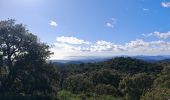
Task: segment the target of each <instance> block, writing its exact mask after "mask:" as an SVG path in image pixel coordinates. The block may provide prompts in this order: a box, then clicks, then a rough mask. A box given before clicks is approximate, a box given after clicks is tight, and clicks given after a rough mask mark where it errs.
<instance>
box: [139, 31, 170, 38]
mask: <svg viewBox="0 0 170 100" xmlns="http://www.w3.org/2000/svg"><path fill="white" fill-rule="evenodd" d="M142 35H143V36H145V37H150V36H156V37H158V38H160V39H167V38H170V31H169V32H166V33H161V32H158V31H155V32H153V33H148V34H142Z"/></svg>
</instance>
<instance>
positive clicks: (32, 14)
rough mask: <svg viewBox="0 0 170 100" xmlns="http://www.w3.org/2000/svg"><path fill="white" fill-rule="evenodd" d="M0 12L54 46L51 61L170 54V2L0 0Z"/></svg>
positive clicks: (155, 0) (140, 0)
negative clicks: (72, 57) (73, 58)
mask: <svg viewBox="0 0 170 100" xmlns="http://www.w3.org/2000/svg"><path fill="white" fill-rule="evenodd" d="M0 12H1V13H0V20H5V19H7V18H13V19H16V20H17V23H23V24H25V25H27V28H28V29H29V30H30V32H32V33H34V34H36V35H38V37H39V38H40V39H41V41H43V42H46V43H48V44H49V45H53V48H51V50H52V51H53V52H55V54H54V55H53V57H52V58H53V59H67V58H68V57H70V56H77V57H79V56H113V55H167V54H169V53H170V52H169V51H170V32H169V31H170V18H169V17H170V0H1V1H0Z"/></svg>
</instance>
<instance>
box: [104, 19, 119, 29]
mask: <svg viewBox="0 0 170 100" xmlns="http://www.w3.org/2000/svg"><path fill="white" fill-rule="evenodd" d="M116 23H117V19H116V18H111V19H110V20H109V21H108V22H107V23H106V26H107V27H110V28H114V27H115V25H116Z"/></svg>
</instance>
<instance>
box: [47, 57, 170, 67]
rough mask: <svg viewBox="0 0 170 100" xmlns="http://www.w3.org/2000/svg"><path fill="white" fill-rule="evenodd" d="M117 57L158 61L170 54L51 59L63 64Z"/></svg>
mask: <svg viewBox="0 0 170 100" xmlns="http://www.w3.org/2000/svg"><path fill="white" fill-rule="evenodd" d="M116 57H125V58H126V57H131V58H134V59H138V60H143V61H147V62H157V61H163V60H170V55H158V56H145V55H139V56H126V55H123V56H113V57H89V58H88V57H86V58H84V59H73V60H50V62H52V63H57V64H59V65H62V64H81V63H95V62H101V61H107V60H109V59H113V58H116Z"/></svg>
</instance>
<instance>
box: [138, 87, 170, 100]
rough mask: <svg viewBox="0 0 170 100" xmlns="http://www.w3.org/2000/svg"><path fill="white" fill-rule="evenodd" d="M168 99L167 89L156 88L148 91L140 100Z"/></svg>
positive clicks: (169, 91)
mask: <svg viewBox="0 0 170 100" xmlns="http://www.w3.org/2000/svg"><path fill="white" fill-rule="evenodd" d="M169 99H170V89H167V88H157V89H153V90H150V91H148V92H147V93H146V94H145V95H144V96H142V97H141V99H140V100H169Z"/></svg>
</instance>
